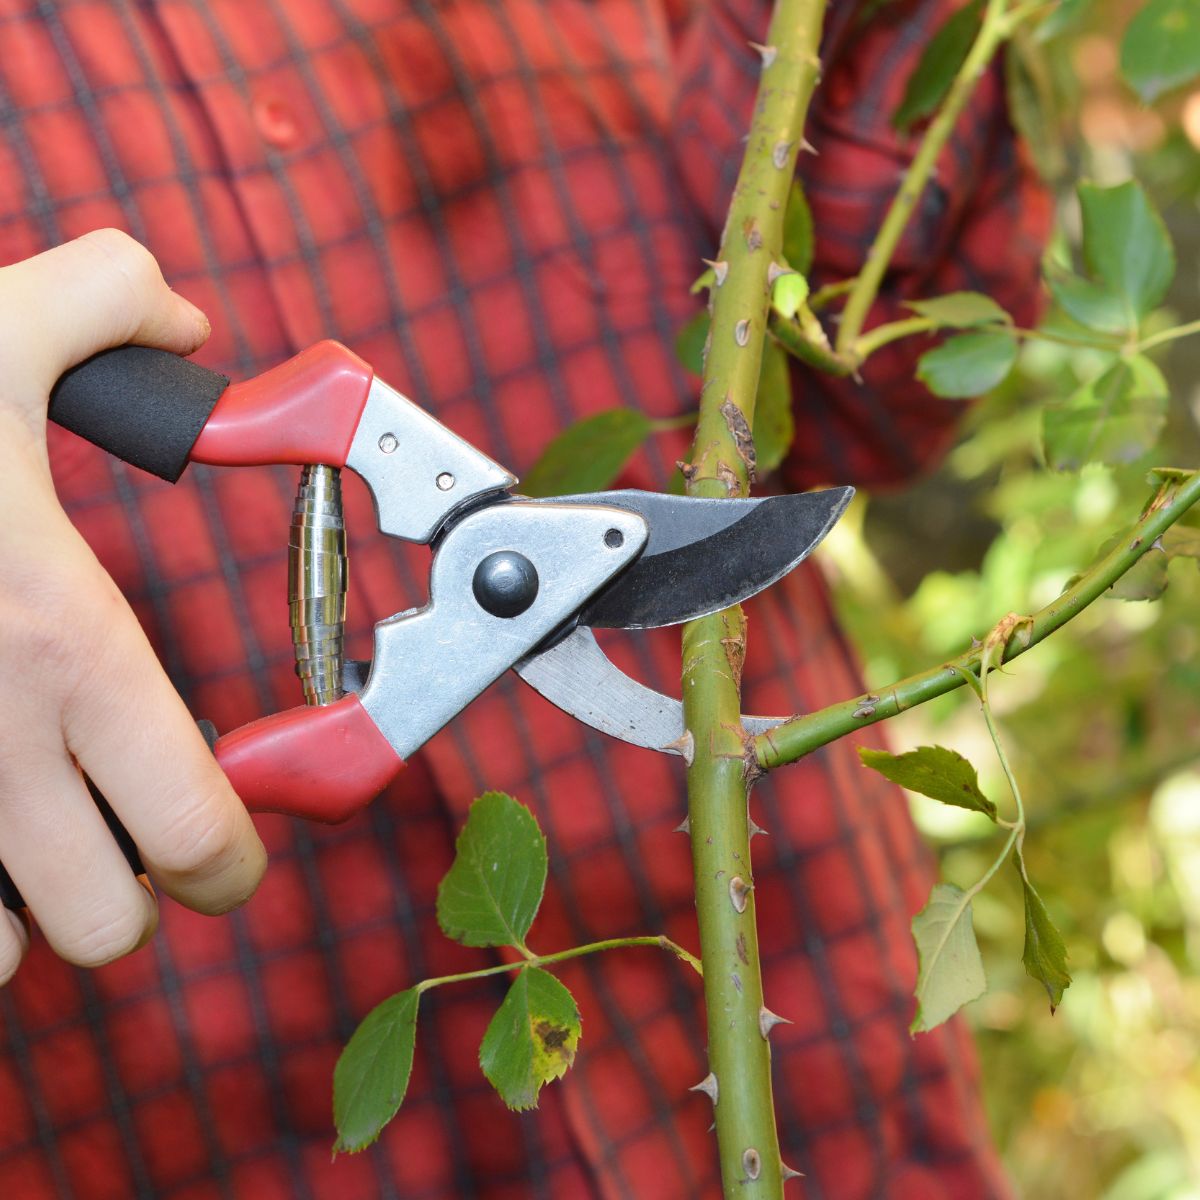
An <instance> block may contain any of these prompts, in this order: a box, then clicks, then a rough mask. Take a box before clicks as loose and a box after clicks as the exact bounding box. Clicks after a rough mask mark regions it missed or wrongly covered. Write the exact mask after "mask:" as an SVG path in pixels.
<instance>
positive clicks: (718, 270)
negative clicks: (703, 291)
mask: <svg viewBox="0 0 1200 1200" xmlns="http://www.w3.org/2000/svg"><path fill="white" fill-rule="evenodd" d="M700 261H701V262H702V263H703V264H704V265H705V266H706V267H709V268H711V270H712V273H713V278H714V279H715V280H716V284H717V287H720V286H721V284H723V283H724V282H725V279H726V276H728V274H729V264H728V263H727V262H722V261H721V260H720V259H711V258H702V259H701V260H700Z"/></svg>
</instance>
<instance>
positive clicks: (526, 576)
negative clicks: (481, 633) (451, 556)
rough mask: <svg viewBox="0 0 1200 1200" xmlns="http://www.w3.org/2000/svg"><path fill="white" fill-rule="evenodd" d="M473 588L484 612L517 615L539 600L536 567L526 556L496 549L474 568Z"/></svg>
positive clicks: (498, 614)
mask: <svg viewBox="0 0 1200 1200" xmlns="http://www.w3.org/2000/svg"><path fill="white" fill-rule="evenodd" d="M471 591H472V592H473V593H474V595H475V599H476V600H477V601H478V602H479V607H480V608H482V609H483V610H484V612H489V613H491V614H492V616H494V617H517V616H520V615H521V613H523V612H524V611H525V610H526V609H527V608H529V606H530V605H531V604H532V603H533V602H534V600H536V599H537V594H538V574H537V570H536V568H535V567H534V565H533V563H531V562H530V561H529V559H527V558H526V557H525V555H523V554H518V553H517V552H516V551H515V550H497V551H496V552H495V553H493V554H489V555H488V556H487V557H486V558H485V559H484V560H483V561H482V562H481V563H480V564H479V566H477V567H476V568H475V575H474V578H473V579H472V580H471Z"/></svg>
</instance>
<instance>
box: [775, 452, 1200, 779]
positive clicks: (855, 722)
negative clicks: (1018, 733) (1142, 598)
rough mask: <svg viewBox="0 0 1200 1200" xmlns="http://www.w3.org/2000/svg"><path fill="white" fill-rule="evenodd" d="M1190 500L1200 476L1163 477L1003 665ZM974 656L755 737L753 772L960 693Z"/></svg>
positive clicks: (1128, 563) (1139, 551) (1084, 602)
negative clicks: (1138, 513)
mask: <svg viewBox="0 0 1200 1200" xmlns="http://www.w3.org/2000/svg"><path fill="white" fill-rule="evenodd" d="M1197 500H1200V473H1197V472H1191V473H1188V474H1183V473H1180V474H1178V475H1175V476H1173V477H1171V478H1169V479H1168V480H1167V481H1166V482H1165V483H1164V484H1163V485H1162V487H1161V488H1160V489H1159V491H1158V493H1157V494H1156V495H1155V497H1154V499H1153V500H1152V501H1151V503H1150V504H1149V506H1148V507H1147V509H1146V512H1145V514H1144V515H1143V516H1142V518H1141V520H1140V521H1139V522H1138V523H1137V525H1135V526H1134V528H1133V531H1132V532H1131V534H1130V537H1129V540H1128V541H1125V540H1122V541H1121V542H1120V543H1118V545H1117V546H1115V547H1114V548H1113V549H1112V550H1111V551H1110V552H1109V553H1108V554H1106V555H1105V556H1104V558H1102V559H1100V560H1099V562H1097V563H1095V564H1093V566H1092V567H1090V568H1089V569H1088V570H1087V571H1086V572H1085V573H1084V574H1083V575H1082V576H1080V578H1079V579H1078V580H1076V582H1075V583H1074V584H1073V585H1072V586H1071V587H1069V588H1068V589H1067V590H1066V591H1065V592H1063V594H1062V595H1061V596H1059V597H1058V599H1057V600H1055V601H1053V602H1052V603H1051V604H1048V605H1047V606H1046V607H1045V608H1043V609H1041V610H1040V611H1039V612H1036V613H1034V614H1033V616H1032V618H1030V624H1029V637H1028V640H1027V641H1020V642H1019V641H1017V640H1015V639H1014V640H1013V641H1011V642H1010V643H1009V645H1008V648H1007V651H1006V653H1005V660H1004V661H1005V662H1008V661H1010V660H1012V659H1014V658H1016V657H1017V656H1018V655H1019V654H1022V653H1024V651H1025V650H1026V649H1028V648H1029V647H1031V646H1036V645H1037V644H1038V642H1040V641H1042V640H1043V639H1044V638H1046V637H1047V636H1049V635H1050V634H1051V633H1053V632H1054V631H1055V630H1057V629H1060V628H1061V627H1062V626H1063V625H1065V624H1066V623H1067V622H1068V621H1069V620H1071V619H1072V617H1075V616H1077V615H1078V614H1079V613H1080V612H1082V611H1083V609H1085V608H1086V607H1087V606H1088V605H1089V604H1091V603H1092V601H1094V600H1095V599H1097V597H1099V596H1102V595H1103V594H1104V593H1105V592H1106V591H1107V590H1108V589H1109V588H1110V587H1112V585H1113V584H1114V583H1115V582H1116V581H1117V580H1118V579H1120V577H1121V576H1122V575H1124V574H1125V572H1126V571H1128V570H1129V569H1130V567H1132V566H1133V564H1134V563H1135V562H1137V561H1138V559H1139V558H1141V557H1142V555H1143V554H1145V553H1146V552H1147V551H1148V550H1150V549H1151V548H1152V547H1153V546H1154V543H1155V541H1156V540H1157V539H1158V538H1159V537H1160V536H1161V535H1162V534H1163V533H1164V532H1165V531H1166V530H1167V529H1169V528H1170V527H1171V526H1172V525H1173V524H1174V523H1175V522H1176V521H1177V520H1179V518H1180V517H1181V516H1183V514H1184V513H1185V512H1187V510H1188V509H1189V508H1191V506H1192V505H1193V504H1195V503H1196V501H1197ZM981 653H982V647H976V648H974V649H972V650H968V651H967V652H966V653H965V654H960V655H959V656H958V657H957V658H954V659H951V660H950V662H948V663H945V664H943V665H942V666H940V667H934V668H933V669H932V670H929V671H923V672H921V673H920V674H919V675H911V676H909V678H907V679H903V680H900V681H899V682H898V683H894V684H892V685H891V686H890V687H885V688H877V689H875V692H874V693H873V694H872V696H871V701H870V703H869V704H868V703H864V698H863V697H861V696H859V697H856V698H854V699H852V700H844V701H842V702H841V703H839V704H831V705H829V706H828V707H827V708H822V709H819V710H818V711H817V712H813V713H806V714H805V715H804V716H802V717H796V718H795V719H793V720H791V721H786V722H785V723H784V724H782V725H779V726H777V727H776V728H774V729H771V730H768V731H767V732H766V733H763V734H759V736H758V737H756V738H755V739H754V751H755V754H756V757H757V761H758V764H759V766H760V767H762V768H763V769H764V770H765V769H770V768H772V767H781V766H783V765H784V764H786V763H790V762H795V761H796V760H797V759H799V758H803V757H804V755H806V754H810V753H812V751H813V750H816V749H817V748H818V747H820V746H824V745H826V744H827V743H829V742H832V741H836V740H837V739H838V738H840V737H844V736H845V735H846V734H848V733H852V732H853V731H854V730H856V729H862V728H863V727H865V726H867V725H874V724H875V723H876V722H877V721H884V720H886V719H887V718H888V717H894V716H895V715H896V714H897V713H900V712H903V711H904V710H905V709H908V708H913V707H914V706H915V705H918V704H924V703H925V701H927V700H932V699H933V698H934V697H936V696H942V695H945V693H946V692H952V691H953V690H954V689H955V688H957V687H961V686H962V684H963V682H964V675H965V674H971V675H974V676H976V677H978V674H979V665H980V658H981Z"/></svg>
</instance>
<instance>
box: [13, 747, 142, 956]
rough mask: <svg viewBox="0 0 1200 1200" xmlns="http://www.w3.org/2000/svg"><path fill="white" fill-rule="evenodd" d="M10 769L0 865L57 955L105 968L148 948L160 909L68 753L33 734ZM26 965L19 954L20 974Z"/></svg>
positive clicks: (14, 759)
mask: <svg viewBox="0 0 1200 1200" xmlns="http://www.w3.org/2000/svg"><path fill="white" fill-rule="evenodd" d="M5 767H6V769H5V771H4V772H3V778H2V779H0V860H2V861H3V862H4V865H5V867H6V868H7V870H8V873H9V874H10V875H11V876H12V880H13V882H14V883H15V884H16V885H17V888H18V889H19V890H20V892H21V895H22V896H23V897H24V899H25V903H26V904H27V905H28V907H29V911H30V913H31V914H32V915H33V917H34V919H35V920H36V921H37V923H38V925H39V926H40V927H41V929H42V932H43V933H44V934H45V936H46V940H47V941H48V942H49V943H50V945H51V947H52V948H53V949H54V951H55V953H57V954H58V955H60V956H61V957H62V958H65V959H66V960H67V961H68V962H72V963H75V964H76V965H78V966H82V967H98V966H101V965H103V964H104V963H106V962H111V961H112V960H113V959H116V958H120V957H122V956H123V955H125V954H129V953H130V952H131V951H133V950H136V949H137V948H138V947H139V946H141V945H144V944H145V942H146V941H148V940H149V938H150V937H151V935H152V934H153V933H154V930H155V927H156V926H157V923H158V906H157V905H156V904H155V902H154V900H153V898H152V897H151V896H150V894H149V893H148V892H147V890H146V889H145V888H143V887H142V886H141V884H139V883H138V881H137V880H136V879H135V878H134V876H133V873H132V872H131V871H130V870H129V866H128V864H127V863H126V862H125V859H124V857H123V856H122V854H121V852H120V850H119V849H118V848H117V844H116V842H114V841H113V839H112V835H111V834H110V833H109V831H108V828H107V826H106V825H105V824H104V820H103V818H102V817H101V816H100V812H99V810H98V809H97V808H96V806H95V805H94V804H93V803H92V799H91V797H90V796H89V795H88V793H87V789H86V788H85V787H84V784H83V780H82V778H81V777H80V774H79V771H78V769H77V768H76V767H75V765H74V764H73V763H72V762H71V760H70V758H69V757H68V756H67V754H66V752H65V751H64V750H63V748H62V746H61V745H58V746H54V745H53V744H52V743H51V742H50V741H43V742H41V743H40V744H39V743H38V742H37V741H36V734H35V733H34V732H33V731H32V730H30V731H29V736H28V737H27V738H25V739H24V740H23V746H22V752H21V756H20V759H19V760H16V758H15V756H12V757H10V759H9V760H8V762H7V763H6V764H5ZM5 924H6V927H7V929H11V923H10V922H6V923H5ZM10 949H11V947H10ZM0 953H2V951H0ZM19 958H20V955H19V951H18V953H17V956H16V961H11V963H10V965H11V967H12V970H14V971H15V969H16V965H17V961H19Z"/></svg>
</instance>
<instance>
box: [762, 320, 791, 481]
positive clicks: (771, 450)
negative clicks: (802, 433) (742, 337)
mask: <svg viewBox="0 0 1200 1200" xmlns="http://www.w3.org/2000/svg"><path fill="white" fill-rule="evenodd" d="M795 436H796V422H795V418H794V417H793V415H792V380H791V373H790V371H789V370H788V356H787V351H786V350H784V348H783V347H782V346H780V345H779V343H778V342H775V341H773V340H772V339H770V338H768V339H767V340H766V342H765V343H764V344H763V356H762V366H761V367H760V368H759V373H758V396H757V398H756V399H755V402H754V460H755V464H756V466H755V469H756V470H757V472H758V474H759V476H760V477H761V476H763V475H766V474H768V473H769V472H770V471H773V470H775V468H776V467H777V466H779V464H780V463H781V462H783V460H784V459H785V458H786V457H787V452H788V450H790V449H791V446H792V441H793V439H794V438H795Z"/></svg>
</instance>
